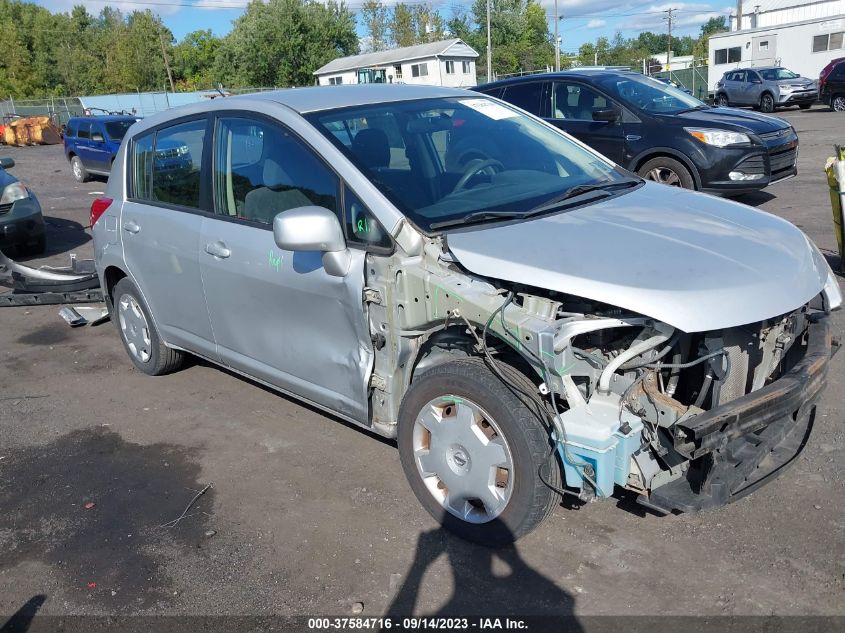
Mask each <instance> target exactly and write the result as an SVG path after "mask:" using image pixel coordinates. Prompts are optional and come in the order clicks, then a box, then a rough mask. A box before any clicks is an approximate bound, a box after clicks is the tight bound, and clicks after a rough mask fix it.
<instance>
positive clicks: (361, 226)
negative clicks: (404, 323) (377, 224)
mask: <svg viewBox="0 0 845 633" xmlns="http://www.w3.org/2000/svg"><path fill="white" fill-rule="evenodd" d="M352 231H353V232H354V233H356V234H358V233H369V232H370V222H369V220H368V219H367V218H358V221H357V222H356V223H355V226H354V227H353V228H352Z"/></svg>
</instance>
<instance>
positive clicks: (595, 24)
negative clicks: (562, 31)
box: [586, 18, 607, 29]
mask: <svg viewBox="0 0 845 633" xmlns="http://www.w3.org/2000/svg"><path fill="white" fill-rule="evenodd" d="M603 26H607V20H598V19H596V18H593V19H592V20H590V21H589V22H587V27H586V28H588V29H600V28H601V27H603Z"/></svg>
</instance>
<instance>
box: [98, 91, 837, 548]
mask: <svg viewBox="0 0 845 633" xmlns="http://www.w3.org/2000/svg"><path fill="white" fill-rule="evenodd" d="M490 139H494V140H495V142H494V143H491V142H489V141H490ZM106 196H107V197H106V198H103V199H99V200H97V201H96V202H95V203H94V206H93V207H92V222H93V226H94V229H93V230H94V244H95V250H96V264H97V270H98V273H99V275H100V278H101V282H102V286H103V288H104V289H105V290H106V295H107V301H108V304H109V307H110V309H111V313H112V317H113V320H114V322H115V323H116V325H117V329H118V332H119V334H120V336H121V338H122V340H123V344H124V346H125V347H126V350H127V352H128V354H129V356H130V358H131V359H132V361H133V362H134V364H135V365H136V366H137V367H138V368H139V369H140V370H141V371H143V372H146V373H148V374H150V375H159V374H166V373H167V372H170V371H173V370H175V369H177V368H178V367H179V365H180V363H181V362H182V360H183V359H184V357H185V354H186V353H190V354H195V355H197V356H201V357H203V358H206V359H209V360H211V361H213V362H215V363H218V364H220V365H223V366H226V367H229V368H231V369H232V370H234V371H235V372H239V373H241V374H243V375H245V376H249V377H251V378H253V379H255V380H257V381H259V382H261V383H263V384H266V385H268V386H270V387H272V388H274V389H277V390H278V391H280V392H283V393H286V394H289V395H292V396H294V397H297V398H300V399H302V400H305V401H307V402H309V403H311V404H313V405H315V406H317V407H320V408H322V409H324V410H325V411H327V412H330V413H332V414H333V415H335V416H337V417H339V418H342V419H344V420H348V421H350V422H353V423H355V424H358V425H361V426H362V427H365V428H368V429H371V430H373V431H375V432H376V433H379V434H382V435H384V436H387V437H391V438H396V439H397V443H398V447H399V457H400V460H401V463H402V467H403V469H404V471H405V475H406V476H407V478H408V480H409V482H410V485H411V488H412V489H413V491H414V493H415V494H416V496H417V497H418V499H419V501H420V502H421V504H422V505H423V506H424V507H425V508H426V510H428V511H429V512H430V513H431V514H432V515H433V516H434V517H436V518H437V519H438V520H440V521H441V522H442V523H443V525H445V526H446V527H448V528H449V529H451V530H454V531H455V532H457V533H458V534H460V535H462V536H463V537H465V538H468V539H471V540H474V541H477V542H482V543H486V544H500V543H506V542H510V541H513V540H514V539H516V538H518V537H520V536H522V535H524V534H526V533H527V532H528V531H530V530H531V529H533V528H534V527H536V526H537V525H538V524H539V523H540V522H541V521H542V520H543V519H544V518H545V517H546V516H548V515H549V514H550V512H551V510H552V509H553V508H554V506H555V505H556V503H557V501H558V500H559V498H560V497H559V495H561V494H568V495H572V496H574V497H577V498H579V499H581V500H583V501H590V500H598V499H607V498H609V497H610V496H611V495H613V494H614V491H617V492H618V491H619V490H621V489H627V490H628V491H631V494H633V495H636V496H637V498H638V500H639V501H640V502H641V503H642V504H644V505H645V506H647V507H649V508H651V509H652V510H654V511H657V512H661V513H668V512H673V511H696V510H701V509H706V508H712V507H716V506H720V505H722V504H725V503H727V502H729V501H732V500H734V499H737V498H739V497H741V496H743V495H745V494H747V493H748V492H750V491H751V490H754V489H756V488H757V487H758V486H759V485H761V484H762V483H764V482H766V481H768V480H770V479H772V478H773V477H774V476H776V475H777V474H779V473H780V472H782V471H783V470H784V466H785V465H787V464H789V463H790V462H791V461H792V460H793V459H794V457H795V456H796V454H797V453H798V452H799V451H800V450H801V449H802V448H803V447H804V446H805V444H806V439H807V436H808V434H809V433H810V430H811V428H812V424H813V418H814V409H815V402H816V400H817V398H818V396H819V394H820V392H821V391H822V389H823V387H824V385H825V380H826V371H827V366H828V359H829V357H830V354H831V339H830V336H829V335H828V331H827V325H826V323H827V319H826V313H828V312H829V311H830V310H833V309H836V308H838V307H839V305H840V303H841V296H840V292H839V287H838V285H837V281H836V279H835V277H834V276H833V274H832V273H831V270H830V268H829V266H828V265H827V263H826V261H825V259H824V257H822V255H821V254H820V253H819V251H818V250H817V249H816V247H815V246H814V245H813V244H812V243H811V242H810V241H809V240H808V239H807V238H806V237H805V235H804V234H803V233H802V232H801V231H799V230H798V229H797V228H795V227H794V226H792V225H791V224H789V223H788V222H785V221H784V220H781V219H779V218H777V217H774V216H772V215H769V214H767V213H762V212H759V211H756V210H753V209H751V208H749V207H746V206H743V205H740V204H737V203H734V202H729V201H726V200H722V199H719V198H714V197H710V196H707V195H703V194H698V193H694V192H690V191H685V190H682V189H677V188H672V187H666V186H663V185H658V184H655V183H648V182H644V181H642V180H640V179H639V178H637V177H636V176H634V175H632V174H630V173H628V172H626V171H625V170H623V169H621V168H619V167H617V166H615V165H614V164H612V163H610V162H609V161H608V160H607V159H605V158H603V157H602V156H600V155H598V154H596V153H595V152H594V151H592V150H590V149H589V148H588V147H586V146H584V145H583V144H581V143H579V142H578V141H576V140H573V139H572V138H571V137H569V136H567V135H566V134H563V133H562V132H560V131H558V130H556V129H555V128H553V127H551V126H549V125H547V124H546V123H544V122H543V121H542V120H540V119H537V118H535V117H533V116H530V115H528V114H526V113H525V112H523V111H522V110H519V109H518V108H515V107H513V106H511V105H508V104H506V103H504V102H501V101H498V100H496V99H492V98H489V97H486V96H483V95H478V94H473V93H468V92H465V91H462V90H453V89H446V88H436V87H422V86H399V85H367V86H341V87H326V88H305V89H293V90H286V91H281V92H270V93H263V94H260V95H252V96H243V97H233V98H226V99H216V100H214V101H212V102H209V103H203V104H197V105H192V106H188V107H183V108H177V109H173V110H169V111H167V112H164V113H161V114H158V115H155V116H152V117H149V118H145V119H144V120H143V121H141V122H139V123H136V124H135V125H133V126H132V128H131V129H130V130H129V132H128V133H127V135H126V140H125V141H124V145H123V147H122V148H121V150H120V153H119V155H118V156H117V159H116V160H115V163H114V168H113V172H112V174H111V178H110V180H109V184H108V191H107V194H106ZM329 476H331V475H329Z"/></svg>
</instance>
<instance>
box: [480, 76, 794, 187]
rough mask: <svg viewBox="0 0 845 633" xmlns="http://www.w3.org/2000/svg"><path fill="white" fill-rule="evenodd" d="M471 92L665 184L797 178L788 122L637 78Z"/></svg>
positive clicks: (495, 86)
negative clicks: (510, 107)
mask: <svg viewBox="0 0 845 633" xmlns="http://www.w3.org/2000/svg"><path fill="white" fill-rule="evenodd" d="M474 90H478V91H479V92H483V93H485V94H488V95H491V96H494V97H498V98H500V99H504V100H505V101H508V102H510V103H512V104H514V105H516V106H518V107H520V108H523V109H524V110H527V111H528V112H530V113H532V114H534V115H536V116H539V117H541V118H543V119H545V120H546V121H548V122H549V123H551V124H552V125H554V126H556V127H558V128H560V129H561V130H563V131H565V132H567V133H569V134H571V135H572V136H574V137H576V138H577V139H579V140H581V141H583V142H584V143H586V144H587V145H589V146H590V147H592V148H593V149H595V150H597V151H599V152H601V153H602V154H604V155H605V156H607V157H608V158H610V159H611V160H613V161H615V162H616V163H617V164H619V165H622V166H623V167H626V168H627V169H629V170H631V171H634V172H636V173H638V174H639V175H640V176H642V177H644V178H648V179H650V180H655V181H657V182H661V183H663V184H667V185H675V186H679V187H685V188H687V189H698V190H700V191H706V192H708V193H717V194H722V195H739V194H742V193H747V192H750V191H758V190H760V189H763V188H764V187H766V186H767V185H770V184H772V183H773V182H776V181H778V180H783V179H785V178H791V177H792V176H795V175H796V174H797V173H798V169H797V159H798V136H797V134H796V133H795V130H794V129H793V128H792V126H791V125H789V124H788V123H787V122H785V121H783V120H781V119H777V118H775V117H771V116H764V115H760V114H756V113H755V112H749V111H745V110H736V109H734V108H719V107H712V106H709V105H707V104H705V103H704V102H702V101H699V100H698V99H696V98H695V97H693V96H691V95H688V94H686V93H684V92H683V91H681V90H678V89H677V88H674V87H673V86H669V85H666V84H664V83H661V82H659V81H657V80H655V79H651V78H650V77H645V76H643V75H640V74H638V73H634V72H626V71H610V70H583V71H565V72H559V73H545V74H542V75H531V76H526V77H517V78H513V79H506V80H503V81H498V82H494V83H489V84H484V85H483V86H478V87H476V88H474Z"/></svg>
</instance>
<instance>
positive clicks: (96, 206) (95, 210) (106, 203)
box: [90, 198, 114, 226]
mask: <svg viewBox="0 0 845 633" xmlns="http://www.w3.org/2000/svg"><path fill="white" fill-rule="evenodd" d="M112 202H114V201H113V200H112V199H111V198H97V199H96V200H94V202H92V203H91V224H90V226H94V224H95V223H96V222H97V220H99V219H100V216H101V215H103V213H105V212H106V209H108V208H109V207H110V206H111V203H112Z"/></svg>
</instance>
